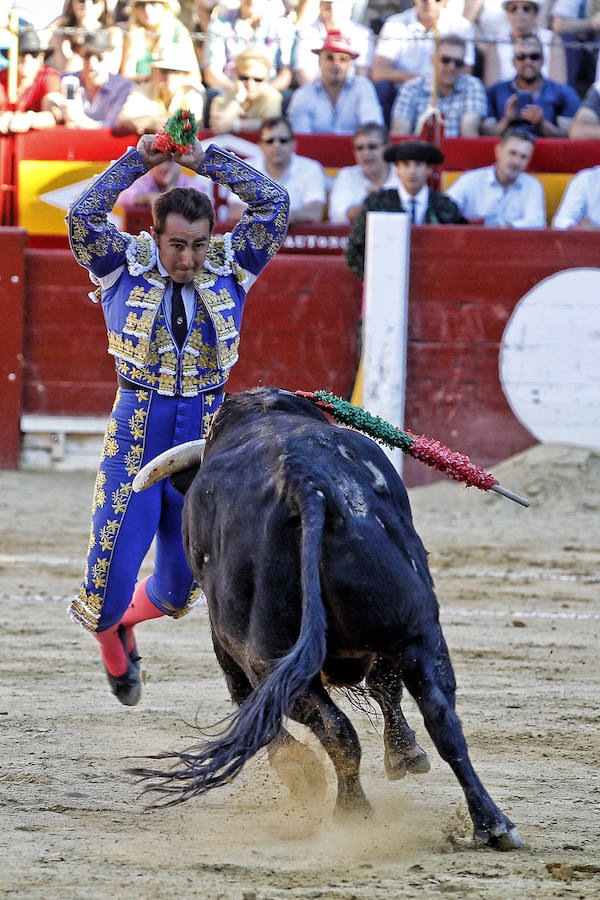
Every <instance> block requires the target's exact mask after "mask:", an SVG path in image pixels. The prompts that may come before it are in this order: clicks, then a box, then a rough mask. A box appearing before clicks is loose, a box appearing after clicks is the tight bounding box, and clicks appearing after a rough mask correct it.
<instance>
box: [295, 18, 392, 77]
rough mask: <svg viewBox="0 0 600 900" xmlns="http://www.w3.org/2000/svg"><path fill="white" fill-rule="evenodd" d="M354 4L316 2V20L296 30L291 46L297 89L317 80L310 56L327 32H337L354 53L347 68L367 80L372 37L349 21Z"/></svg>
mask: <svg viewBox="0 0 600 900" xmlns="http://www.w3.org/2000/svg"><path fill="white" fill-rule="evenodd" d="M353 6H354V0H320V2H319V16H318V18H317V19H315V21H314V22H312V23H311V24H310V25H300V26H298V31H297V35H296V43H295V45H294V57H293V59H294V65H293V68H294V75H295V77H296V82H297V83H298V84H299V85H302V84H306V83H307V81H314V79H315V78H318V77H319V74H320V73H319V60H318V58H317V56H315V54H314V52H313V51H314V50H318V49H319V48H320V47H321V45H322V44H323V41H324V40H325V38H326V36H327V32H329V31H340V32H341V33H342V34H343V35H345V36H346V37H347V38H348V40H349V42H350V45H351V46H352V49H353V50H355V51H356V52H357V53H358V56H357V57H356V59H355V60H354V63H353V64H352V66H351V71H352V72H354V73H355V74H356V75H365V76H367V77H368V76H369V75H370V73H371V66H372V65H373V51H374V49H375V35H374V34H373V32H372V30H371V29H370V28H367V26H366V25H361V24H360V22H355V21H354V19H353V18H352V7H353Z"/></svg>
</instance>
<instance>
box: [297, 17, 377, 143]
mask: <svg viewBox="0 0 600 900" xmlns="http://www.w3.org/2000/svg"><path fill="white" fill-rule="evenodd" d="M313 52H314V53H317V54H318V56H319V69H320V72H321V74H320V77H319V78H316V79H315V80H314V81H309V82H308V84H303V85H302V87H299V88H298V89H297V90H295V91H294V93H293V95H292V99H291V100H290V105H289V106H288V110H287V114H288V118H289V120H290V122H291V125H292V128H293V129H294V131H295V132H296V134H318V133H321V134H323V133H325V134H354V131H355V129H356V127H357V126H358V125H364V124H366V123H367V122H379V123H381V124H383V113H382V111H381V106H380V105H379V100H378V99H377V94H376V92H375V87H374V86H373V83H372V82H371V81H370V79H369V78H365V77H364V76H363V75H353V74H352V73H351V72H350V65H351V63H352V61H353V60H356V59H357V57H358V53H357V52H356V51H355V50H353V49H352V46H351V44H350V42H349V41H348V39H347V38H346V37H345V36H344V35H342V34H340V33H339V32H335V31H330V32H329V33H328V35H327V37H326V39H325V42H324V43H323V46H322V47H320V48H319V49H318V50H315V51H313Z"/></svg>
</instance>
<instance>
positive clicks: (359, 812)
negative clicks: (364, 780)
mask: <svg viewBox="0 0 600 900" xmlns="http://www.w3.org/2000/svg"><path fill="white" fill-rule="evenodd" d="M372 814H373V807H372V806H371V804H370V803H369V801H368V800H367V798H366V797H365V795H364V794H363V793H362V790H361V792H360V795H356V796H354V797H352V799H349V798H348V797H346V798H345V799H344V800H343V801H342V800H340V799H339V798H338V801H337V803H336V804H335V809H334V810H333V817H334V819H336V821H338V822H341V823H344V822H352V821H359V820H361V819H367V818H368V817H369V816H371V815H372Z"/></svg>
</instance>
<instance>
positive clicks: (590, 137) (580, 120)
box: [569, 81, 600, 141]
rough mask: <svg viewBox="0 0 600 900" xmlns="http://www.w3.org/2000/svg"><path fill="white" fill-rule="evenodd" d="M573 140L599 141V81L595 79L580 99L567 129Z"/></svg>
mask: <svg viewBox="0 0 600 900" xmlns="http://www.w3.org/2000/svg"><path fill="white" fill-rule="evenodd" d="M569 137H570V138H572V140H574V141H600V81H596V82H595V83H594V84H593V85H592V86H591V88H590V89H589V90H588V92H587V94H586V95H585V97H584V98H583V100H582V101H581V106H580V107H579V109H578V110H577V112H576V113H575V118H574V119H573V122H572V124H571V127H570V129H569Z"/></svg>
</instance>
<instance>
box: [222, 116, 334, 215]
mask: <svg viewBox="0 0 600 900" xmlns="http://www.w3.org/2000/svg"><path fill="white" fill-rule="evenodd" d="M258 142H259V144H260V148H261V150H262V158H261V160H260V162H258V163H257V165H256V168H257V170H258V171H259V172H263V173H264V174H266V175H269V177H270V178H272V179H273V181H276V182H277V183H278V184H280V185H282V186H283V187H284V188H285V189H286V190H287V192H288V194H289V195H290V215H289V224H290V225H294V224H298V223H301V222H321V221H322V220H323V213H324V212H325V204H326V202H327V193H326V188H325V172H324V171H323V167H322V166H321V164H320V163H319V162H317V161H316V160H315V159H309V158H308V157H306V156H296V152H295V150H296V141H295V139H294V133H293V131H292V128H291V125H290V123H289V122H288V120H287V119H286V118H285V117H284V116H276V117H274V118H272V119H265V121H264V122H263V123H262V125H261V127H260V131H259V133H258ZM245 208H246V204H245V203H241V202H240V201H239V200H238V199H237V197H235V195H232V199H231V201H230V203H229V215H230V217H231V218H232V219H239V218H240V216H241V215H242V213H243V211H244V210H245Z"/></svg>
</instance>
